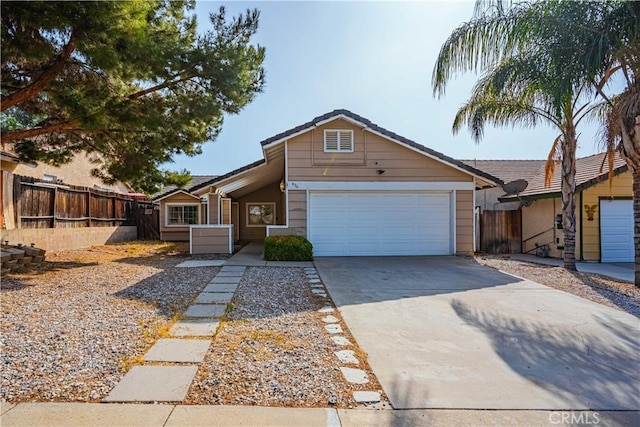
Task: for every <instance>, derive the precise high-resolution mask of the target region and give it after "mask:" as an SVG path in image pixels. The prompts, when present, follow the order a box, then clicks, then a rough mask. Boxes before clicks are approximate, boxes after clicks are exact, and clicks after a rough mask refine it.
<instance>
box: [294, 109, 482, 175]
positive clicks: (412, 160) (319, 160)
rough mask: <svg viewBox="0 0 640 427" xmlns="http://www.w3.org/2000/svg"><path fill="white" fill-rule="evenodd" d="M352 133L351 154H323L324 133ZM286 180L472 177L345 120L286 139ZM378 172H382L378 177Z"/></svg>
mask: <svg viewBox="0 0 640 427" xmlns="http://www.w3.org/2000/svg"><path fill="white" fill-rule="evenodd" d="M325 129H348V130H353V135H354V152H353V153H325V152H324V130H325ZM287 146H288V149H287V151H288V168H289V171H288V172H289V174H288V176H289V181H372V182H376V181H377V182H385V181H440V182H442V181H457V182H471V181H472V180H473V178H472V177H471V176H470V175H468V174H466V173H464V172H461V171H459V170H457V169H454V168H452V167H449V166H447V165H445V164H442V163H441V162H439V161H436V160H433V159H430V158H428V157H426V156H424V155H422V154H420V153H416V152H414V151H412V150H411V149H408V148H405V147H402V146H400V145H399V144H396V143H394V142H391V141H389V140H387V139H385V138H383V137H380V136H378V135H375V134H373V133H371V132H368V131H363V130H362V129H360V128H359V127H357V126H354V125H352V124H351V123H349V122H347V121H344V120H335V121H333V122H330V123H328V124H326V125H324V126H320V127H318V128H316V129H314V130H311V131H309V132H306V133H304V134H302V135H298V136H296V137H294V138H291V139H289V140H288V143H287ZM378 170H383V171H384V173H382V174H378V172H377V171H378Z"/></svg>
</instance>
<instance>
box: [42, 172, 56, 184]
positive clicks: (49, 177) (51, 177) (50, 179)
mask: <svg viewBox="0 0 640 427" xmlns="http://www.w3.org/2000/svg"><path fill="white" fill-rule="evenodd" d="M42 179H43V180H45V181H47V182H56V181H57V180H58V177H57V176H55V175H47V174H46V173H45V174H44V177H43V178H42Z"/></svg>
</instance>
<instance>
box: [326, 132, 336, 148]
mask: <svg viewBox="0 0 640 427" xmlns="http://www.w3.org/2000/svg"><path fill="white" fill-rule="evenodd" d="M338 134H339V132H338V131H337V130H327V131H325V133H324V149H325V150H327V151H330V150H331V151H336V150H338Z"/></svg>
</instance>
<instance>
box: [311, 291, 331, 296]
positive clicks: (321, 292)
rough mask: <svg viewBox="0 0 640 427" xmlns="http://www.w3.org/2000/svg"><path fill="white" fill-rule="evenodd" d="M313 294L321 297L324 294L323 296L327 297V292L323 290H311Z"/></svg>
mask: <svg viewBox="0 0 640 427" xmlns="http://www.w3.org/2000/svg"><path fill="white" fill-rule="evenodd" d="M311 292H312V293H314V294H316V295H321V294H322V296H325V297H326V296H327V294H326V292H325V291H324V290H322V289H311Z"/></svg>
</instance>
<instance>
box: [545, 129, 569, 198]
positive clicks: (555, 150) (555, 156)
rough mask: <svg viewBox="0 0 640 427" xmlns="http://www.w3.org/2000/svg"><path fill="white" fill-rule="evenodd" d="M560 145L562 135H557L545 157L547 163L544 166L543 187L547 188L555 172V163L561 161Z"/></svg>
mask: <svg viewBox="0 0 640 427" xmlns="http://www.w3.org/2000/svg"><path fill="white" fill-rule="evenodd" d="M562 144H564V137H563V135H562V134H560V135H558V136H557V137H556V139H555V140H554V141H553V144H552V145H551V150H550V151H549V155H548V156H547V161H546V162H545V164H544V186H545V188H549V187H550V186H551V181H552V180H553V175H554V174H555V172H556V163H558V162H560V161H561V160H562Z"/></svg>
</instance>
